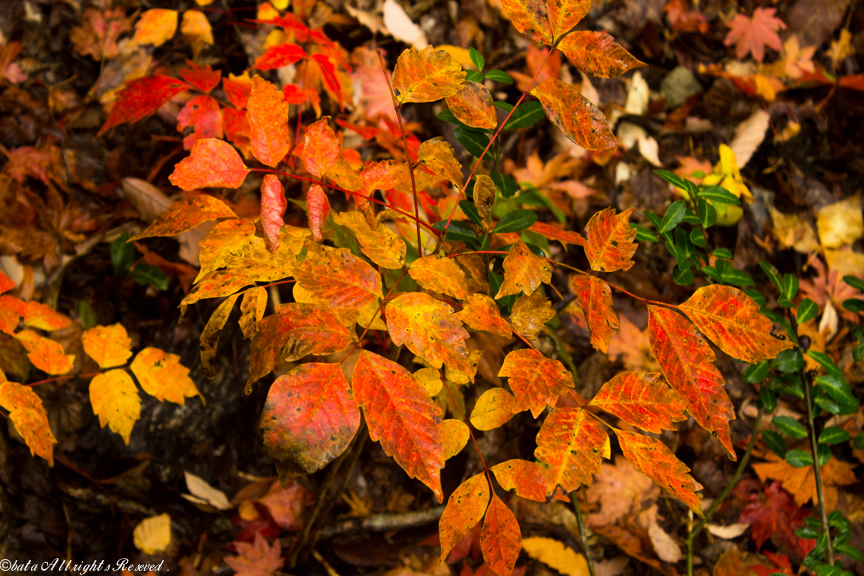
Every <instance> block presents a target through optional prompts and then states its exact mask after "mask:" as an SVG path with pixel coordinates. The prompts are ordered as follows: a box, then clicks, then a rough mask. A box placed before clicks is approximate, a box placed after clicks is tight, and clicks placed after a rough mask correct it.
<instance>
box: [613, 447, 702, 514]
mask: <svg viewBox="0 0 864 576" xmlns="http://www.w3.org/2000/svg"><path fill="white" fill-rule="evenodd" d="M615 434H616V435H617V436H618V442H619V444H620V445H621V451H622V452H623V453H624V457H625V458H627V460H629V461H630V463H631V464H633V466H634V467H635V468H636V469H637V470H639V471H640V472H642V473H643V474H645V475H646V476H648V477H650V478H651V479H653V480H654V481H655V482H657V484H659V485H660V486H662V487H663V488H665V489H666V490H668V491H669V492H671V493H672V494H674V495H675V496H677V497H678V498H679V499H681V501H683V502H684V503H685V504H687V506H688V507H689V508H690V509H691V510H693V512H695V513H696V514H698V515H699V516H703V514H702V502H701V500H700V499H699V496H697V495H696V493H695V492H696V491H697V490H701V489H702V485H701V484H699V483H698V482H696V481H695V480H694V479H693V478H692V477H691V476H689V475H688V474H687V472H689V471H690V469H689V468H687V466H685V465H684V463H683V462H681V461H680V460H678V458H676V457H675V454H673V453H672V451H671V450H669V448H667V447H666V445H665V444H663V443H662V442H661V441H660V440H658V439H656V438H651V437H650V436H643V435H642V434H637V433H635V432H624V431H621V430H615Z"/></svg>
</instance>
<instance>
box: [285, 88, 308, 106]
mask: <svg viewBox="0 0 864 576" xmlns="http://www.w3.org/2000/svg"><path fill="white" fill-rule="evenodd" d="M282 96H283V97H284V98H285V101H286V102H288V103H289V104H302V103H303V102H305V101H306V93H305V92H304V91H303V90H301V89H300V88H298V87H297V86H295V85H294V84H286V85H285V86H283V87H282Z"/></svg>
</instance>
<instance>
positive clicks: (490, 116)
mask: <svg viewBox="0 0 864 576" xmlns="http://www.w3.org/2000/svg"><path fill="white" fill-rule="evenodd" d="M445 101H446V102H447V107H448V108H449V109H450V111H451V112H452V113H453V115H454V116H456V118H457V119H459V121H460V122H462V123H463V124H467V125H468V126H471V127H473V128H488V129H492V128H495V127H496V126H497V125H498V118H497V116H496V115H495V106H494V105H493V104H492V94H491V93H490V92H489V89H488V88H486V86H484V85H483V84H480V83H479V82H465V84H464V85H463V86H462V89H461V90H459V91H458V92H457V93H456V94H454V95H453V96H450V97H449V98H447V99H446V100H445Z"/></svg>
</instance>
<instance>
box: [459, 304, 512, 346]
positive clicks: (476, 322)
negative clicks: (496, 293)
mask: <svg viewBox="0 0 864 576" xmlns="http://www.w3.org/2000/svg"><path fill="white" fill-rule="evenodd" d="M456 317H457V318H459V319H460V320H461V321H462V322H464V323H465V324H467V325H468V326H469V327H471V328H473V329H474V330H482V331H484V332H491V333H492V334H497V335H498V336H501V337H502V338H507V337H509V336H510V325H509V324H508V323H507V321H506V320H504V318H502V317H501V314H500V312H498V306H496V305H495V301H494V300H492V298H490V297H489V296H487V295H486V294H471V295H470V296H469V297H468V303H467V304H466V305H465V306H464V307H463V308H462V310H461V311H459V312H458V313H457V314H456Z"/></svg>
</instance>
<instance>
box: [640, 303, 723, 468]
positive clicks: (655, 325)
mask: <svg viewBox="0 0 864 576" xmlns="http://www.w3.org/2000/svg"><path fill="white" fill-rule="evenodd" d="M648 334H649V336H648V338H649V341H650V342H651V353H652V354H654V357H655V358H656V359H657V362H658V363H659V364H660V369H661V370H662V371H663V375H664V376H665V377H666V380H667V381H668V382H669V384H671V385H672V388H674V389H675V390H677V391H678V392H679V393H681V394H682V395H683V396H684V397H685V398H686V399H687V404H688V406H687V411H688V412H690V414H692V415H693V417H694V418H695V419H696V421H697V422H698V423H699V425H700V426H702V427H703V428H705V429H706V430H708V431H709V432H713V433H714V435H715V436H717V439H718V440H720V442H721V443H722V444H723V446H724V447H725V448H726V450H727V451H728V452H729V454H730V456H731V457H732V459H733V460H735V459H736V456H735V449H734V448H732V439H731V437H730V434H729V421H730V420H734V419H735V410H734V408H733V407H732V403H731V402H730V401H729V397H728V396H727V395H726V391H725V390H724V389H723V383H724V382H723V376H722V375H721V374H720V372H719V371H718V370H717V368H716V367H715V366H714V364H712V362H714V353H713V352H711V348H709V347H708V344H707V343H706V342H705V340H703V339H702V336H701V335H700V334H699V333H698V332H697V331H696V328H695V327H694V326H693V325H692V324H690V322H688V321H687V320H685V319H684V317H683V316H681V315H680V314H678V313H676V312H673V311H672V310H668V309H666V308H660V307H657V306H648Z"/></svg>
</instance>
